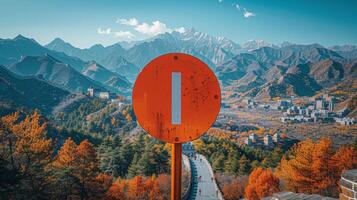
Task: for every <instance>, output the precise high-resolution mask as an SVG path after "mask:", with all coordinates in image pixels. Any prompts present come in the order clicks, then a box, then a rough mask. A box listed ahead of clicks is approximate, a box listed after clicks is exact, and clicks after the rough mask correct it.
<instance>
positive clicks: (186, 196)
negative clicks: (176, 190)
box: [181, 155, 194, 200]
mask: <svg viewBox="0 0 357 200" xmlns="http://www.w3.org/2000/svg"><path fill="white" fill-rule="evenodd" d="M182 160H183V164H184V166H185V167H186V170H187V171H188V172H189V176H190V177H189V179H188V180H189V181H188V186H187V188H186V189H185V192H184V193H183V195H182V197H181V199H182V200H189V199H190V197H191V191H192V187H193V183H194V174H193V170H192V161H191V159H190V158H188V157H187V156H185V155H183V157H182Z"/></svg>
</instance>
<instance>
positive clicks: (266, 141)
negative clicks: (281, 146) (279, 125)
mask: <svg viewBox="0 0 357 200" xmlns="http://www.w3.org/2000/svg"><path fill="white" fill-rule="evenodd" d="M264 145H265V146H269V147H271V146H273V145H274V144H273V138H272V137H271V135H269V134H266V135H265V136H264Z"/></svg>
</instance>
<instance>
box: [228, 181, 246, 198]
mask: <svg viewBox="0 0 357 200" xmlns="http://www.w3.org/2000/svg"><path fill="white" fill-rule="evenodd" d="M247 182H248V181H247V177H242V178H240V179H238V178H237V179H236V180H233V182H231V183H227V184H224V185H223V188H222V192H223V195H224V199H226V200H239V199H243V198H244V190H245V187H246V185H247Z"/></svg>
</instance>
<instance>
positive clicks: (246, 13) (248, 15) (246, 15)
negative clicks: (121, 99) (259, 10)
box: [243, 8, 255, 18]
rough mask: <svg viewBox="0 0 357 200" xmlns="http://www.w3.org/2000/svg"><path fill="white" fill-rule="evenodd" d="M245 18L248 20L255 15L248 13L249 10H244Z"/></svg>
mask: <svg viewBox="0 0 357 200" xmlns="http://www.w3.org/2000/svg"><path fill="white" fill-rule="evenodd" d="M243 16H244V17H245V18H248V17H254V16H255V14H254V13H252V12H249V11H247V10H246V9H245V8H244V9H243Z"/></svg>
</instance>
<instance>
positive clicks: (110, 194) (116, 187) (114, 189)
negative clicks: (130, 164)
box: [105, 178, 127, 200]
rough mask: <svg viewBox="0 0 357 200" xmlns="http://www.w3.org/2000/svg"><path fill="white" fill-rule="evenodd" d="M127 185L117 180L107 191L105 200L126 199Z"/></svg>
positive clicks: (123, 181)
mask: <svg viewBox="0 0 357 200" xmlns="http://www.w3.org/2000/svg"><path fill="white" fill-rule="evenodd" d="M126 189H127V183H126V181H125V180H122V179H120V178H118V179H117V180H116V181H115V182H114V183H113V185H112V186H110V188H109V189H108V191H107V193H106V195H105V199H108V200H123V199H126V195H125V194H126Z"/></svg>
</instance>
